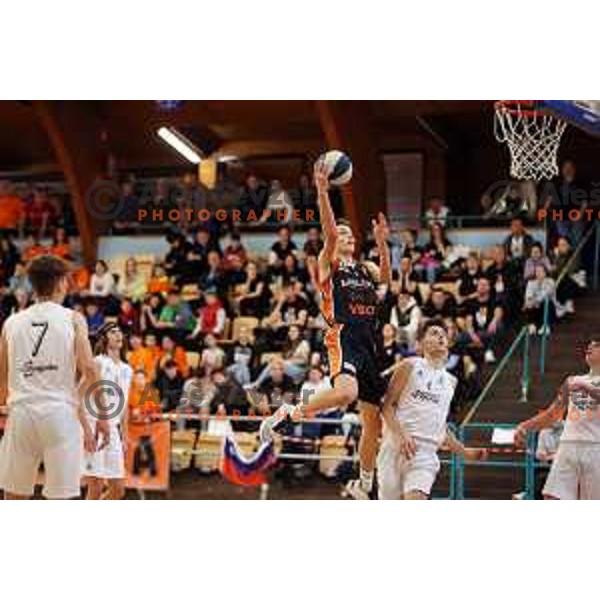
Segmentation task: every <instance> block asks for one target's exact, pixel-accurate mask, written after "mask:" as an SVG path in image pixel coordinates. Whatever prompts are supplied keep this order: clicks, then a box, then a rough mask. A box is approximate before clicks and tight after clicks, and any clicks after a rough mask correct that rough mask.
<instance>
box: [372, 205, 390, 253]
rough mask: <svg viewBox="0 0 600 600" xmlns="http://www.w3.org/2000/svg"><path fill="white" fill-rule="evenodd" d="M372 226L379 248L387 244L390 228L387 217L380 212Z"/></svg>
mask: <svg viewBox="0 0 600 600" xmlns="http://www.w3.org/2000/svg"><path fill="white" fill-rule="evenodd" d="M371 225H372V227H373V237H374V238H375V242H376V243H377V245H378V246H380V245H383V244H385V243H386V241H387V238H388V235H389V230H390V228H389V226H388V222H387V219H386V218H385V215H384V214H383V213H382V212H380V213H379V214H378V215H377V220H375V219H371Z"/></svg>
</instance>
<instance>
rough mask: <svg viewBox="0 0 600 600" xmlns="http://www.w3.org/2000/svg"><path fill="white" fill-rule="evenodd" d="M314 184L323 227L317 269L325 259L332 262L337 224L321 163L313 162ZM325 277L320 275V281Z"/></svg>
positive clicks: (325, 170) (324, 170)
mask: <svg viewBox="0 0 600 600" xmlns="http://www.w3.org/2000/svg"><path fill="white" fill-rule="evenodd" d="M315 185H316V187H317V193H318V203H319V216H320V220H321V228H322V229H323V250H322V252H321V254H320V256H319V270H321V267H322V265H325V264H326V263H325V261H327V262H328V263H330V264H331V263H332V262H333V260H334V259H335V250H336V245H337V238H338V232H337V225H336V223H335V214H334V212H333V208H332V207H331V202H330V200H329V192H328V189H329V176H328V174H327V169H326V167H325V165H324V164H323V163H319V162H317V163H316V164H315ZM325 278H326V277H321V281H323V279H325Z"/></svg>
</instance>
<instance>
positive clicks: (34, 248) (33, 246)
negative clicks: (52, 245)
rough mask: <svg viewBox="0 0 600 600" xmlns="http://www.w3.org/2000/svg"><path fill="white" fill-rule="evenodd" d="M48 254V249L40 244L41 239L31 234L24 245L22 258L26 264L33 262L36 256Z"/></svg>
mask: <svg viewBox="0 0 600 600" xmlns="http://www.w3.org/2000/svg"><path fill="white" fill-rule="evenodd" d="M45 253H46V248H44V246H42V244H40V239H39V237H38V236H37V235H35V234H31V235H29V236H28V237H27V239H26V240H25V243H24V244H23V253H22V258H23V260H24V261H25V262H27V263H28V262H29V261H30V260H33V259H34V258H35V257H36V256H41V255H42V254H45Z"/></svg>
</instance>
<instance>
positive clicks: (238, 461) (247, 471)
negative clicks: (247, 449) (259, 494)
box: [221, 435, 277, 486]
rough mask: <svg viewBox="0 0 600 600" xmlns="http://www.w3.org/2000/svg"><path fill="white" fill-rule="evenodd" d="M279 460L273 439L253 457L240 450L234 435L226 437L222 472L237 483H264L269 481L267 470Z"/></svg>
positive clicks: (226, 477)
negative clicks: (246, 455)
mask: <svg viewBox="0 0 600 600" xmlns="http://www.w3.org/2000/svg"><path fill="white" fill-rule="evenodd" d="M276 461H277V457H276V456H275V446H274V443H273V440H271V441H269V442H265V443H264V444H263V445H262V446H261V447H260V448H259V449H258V451H257V452H256V453H255V454H254V456H252V457H251V458H246V457H245V456H244V455H243V454H242V453H241V452H240V450H239V448H238V446H237V444H236V443H235V440H234V439H233V437H232V436H229V435H228V436H226V437H225V446H224V448H223V459H222V460H221V474H222V475H223V477H225V479H227V480H228V481H230V482H231V483H235V484H236V485H248V486H252V485H262V484H263V483H267V475H266V473H267V470H268V469H269V467H271V466H273V465H274V464H275V462H276Z"/></svg>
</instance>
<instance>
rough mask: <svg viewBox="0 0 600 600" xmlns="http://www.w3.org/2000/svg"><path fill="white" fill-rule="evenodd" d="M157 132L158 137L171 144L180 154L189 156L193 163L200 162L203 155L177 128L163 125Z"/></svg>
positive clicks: (188, 158)
mask: <svg viewBox="0 0 600 600" xmlns="http://www.w3.org/2000/svg"><path fill="white" fill-rule="evenodd" d="M156 133H157V134H158V137H160V138H161V139H162V140H164V141H165V142H166V143H167V144H169V146H171V148H173V150H175V151H176V152H179V154H181V155H182V156H184V157H185V158H187V160H189V161H190V162H191V163H194V164H195V165H198V164H200V161H201V160H202V157H201V156H200V154H198V152H197V150H196V148H195V147H194V146H193V145H192V143H191V142H190V141H189V140H187V139H186V138H185V137H184V136H183V135H181V133H179V132H178V131H177V130H176V129H175V128H170V127H161V128H159V129H158V131H157V132H156Z"/></svg>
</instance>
